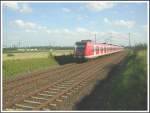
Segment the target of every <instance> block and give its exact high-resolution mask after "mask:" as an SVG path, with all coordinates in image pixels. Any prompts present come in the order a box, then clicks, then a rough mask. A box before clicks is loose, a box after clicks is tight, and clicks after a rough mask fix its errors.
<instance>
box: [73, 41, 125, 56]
mask: <svg viewBox="0 0 150 113" xmlns="http://www.w3.org/2000/svg"><path fill="white" fill-rule="evenodd" d="M123 49H124V48H123V47H122V46H118V45H113V44H106V43H95V42H93V41H91V40H81V41H79V42H76V43H75V49H74V57H75V58H77V59H92V58H96V57H99V56H103V55H108V54H112V53H116V52H119V51H122V50H123Z"/></svg>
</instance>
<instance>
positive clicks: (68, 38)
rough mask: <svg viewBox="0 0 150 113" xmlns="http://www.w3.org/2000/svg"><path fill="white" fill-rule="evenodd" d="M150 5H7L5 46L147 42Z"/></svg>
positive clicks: (4, 8) (116, 3) (117, 3)
mask: <svg viewBox="0 0 150 113" xmlns="http://www.w3.org/2000/svg"><path fill="white" fill-rule="evenodd" d="M147 11H148V10H147V3H146V2H104V1H103V2H102V1H99V2H10V1H9V2H3V4H2V29H3V36H2V39H3V46H4V47H11V46H14V45H16V46H21V47H23V46H47V45H51V46H74V44H75V42H76V41H80V40H89V39H90V40H93V41H94V40H95V36H96V42H107V43H111V44H119V45H124V46H127V45H129V33H130V39H131V45H135V44H137V43H147V41H148V40H147V32H148V30H147V29H148V23H147V21H148V20H147V17H148V12H147Z"/></svg>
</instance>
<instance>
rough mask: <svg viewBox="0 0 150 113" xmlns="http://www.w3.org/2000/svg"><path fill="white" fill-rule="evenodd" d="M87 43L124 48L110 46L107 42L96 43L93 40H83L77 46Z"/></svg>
mask: <svg viewBox="0 0 150 113" xmlns="http://www.w3.org/2000/svg"><path fill="white" fill-rule="evenodd" d="M87 42H90V43H93V44H105V45H112V46H119V47H123V46H120V45H116V44H110V43H106V42H103V43H95V42H94V41H92V40H81V41H78V42H76V44H85V43H87Z"/></svg>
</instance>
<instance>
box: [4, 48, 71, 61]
mask: <svg viewBox="0 0 150 113" xmlns="http://www.w3.org/2000/svg"><path fill="white" fill-rule="evenodd" d="M50 52H51V54H52V55H53V56H59V55H68V54H72V53H73V50H54V51H47V52H24V53H4V54H3V61H5V60H16V59H31V58H47V57H48V56H49V53H50ZM9 54H11V56H9Z"/></svg>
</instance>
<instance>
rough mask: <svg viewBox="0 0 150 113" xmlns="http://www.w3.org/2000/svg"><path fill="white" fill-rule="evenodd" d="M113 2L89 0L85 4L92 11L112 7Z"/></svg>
mask: <svg viewBox="0 0 150 113" xmlns="http://www.w3.org/2000/svg"><path fill="white" fill-rule="evenodd" d="M114 6H115V4H114V3H110V2H91V3H88V4H87V8H89V9H90V10H92V11H102V10H106V9H110V8H112V7H114Z"/></svg>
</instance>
